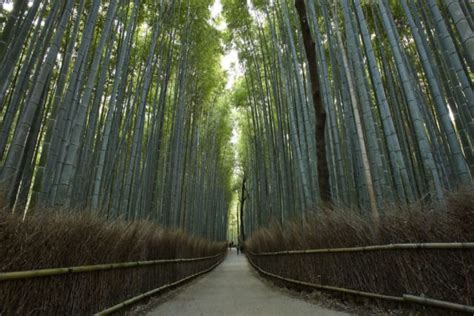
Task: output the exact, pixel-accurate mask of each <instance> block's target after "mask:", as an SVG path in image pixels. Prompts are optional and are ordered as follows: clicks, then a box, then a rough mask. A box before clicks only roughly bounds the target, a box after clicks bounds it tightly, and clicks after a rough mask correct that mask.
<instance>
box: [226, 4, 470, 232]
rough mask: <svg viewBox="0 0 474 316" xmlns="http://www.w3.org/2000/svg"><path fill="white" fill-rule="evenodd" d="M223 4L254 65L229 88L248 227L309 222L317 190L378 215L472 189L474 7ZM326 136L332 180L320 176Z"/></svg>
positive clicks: (244, 55) (247, 62)
mask: <svg viewBox="0 0 474 316" xmlns="http://www.w3.org/2000/svg"><path fill="white" fill-rule="evenodd" d="M223 3H224V14H225V16H226V19H227V22H228V25H229V28H230V31H231V37H232V40H233V42H234V45H236V46H237V48H238V50H239V54H240V57H241V60H242V63H243V67H244V68H245V73H244V76H243V78H242V80H241V81H240V82H239V84H238V85H237V87H236V88H235V91H234V94H233V103H234V104H235V105H236V106H237V107H239V108H240V114H241V120H240V126H241V129H242V137H241V144H240V148H239V151H240V157H241V159H242V162H241V163H242V168H243V170H244V171H243V183H244V185H245V187H243V190H242V194H241V203H242V202H244V205H243V211H242V213H243V222H244V224H245V225H243V227H245V233H247V234H248V233H250V232H252V231H254V230H255V229H256V228H257V227H259V226H261V225H264V224H265V223H268V222H269V220H271V219H276V220H278V221H280V222H282V221H284V220H285V219H289V218H303V220H304V218H305V215H306V214H308V213H307V212H308V211H309V210H310V209H313V208H314V206H317V205H320V203H321V201H322V200H323V201H324V199H321V192H322V191H321V190H328V191H330V194H331V201H332V204H333V205H346V206H351V207H356V208H358V209H359V210H360V212H362V213H363V214H366V215H367V216H368V217H372V218H377V217H378V216H379V214H381V213H383V210H384V208H387V207H388V206H389V205H392V204H400V203H401V204H406V203H411V202H414V201H418V200H423V201H431V202H435V203H443V201H444V196H445V193H446V192H447V191H452V190H456V189H458V188H460V187H469V186H470V185H472V175H473V174H474V151H473V150H474V146H473V145H474V143H473V141H474V121H473V116H474V93H473V90H472V78H473V77H472V71H473V67H474V64H473V57H474V33H473V31H472V27H473V11H472V9H473V8H472V4H470V3H469V1H464V0H461V1H456V0H442V1H436V0H432V1H415V0H397V1H391V0H390V1H389V0H377V1H363V0H340V1H329V0H317V1H311V0H307V1H304V2H303V1H301V0H296V1H286V0H274V1H253V2H248V3H247V5H242V2H241V1H237V0H227V1H223ZM298 6H299V8H298ZM305 24H306V25H308V26H309V30H310V36H311V38H310V40H312V41H313V42H314V45H313V48H311V47H309V48H310V49H314V50H315V55H316V60H317V64H316V65H314V67H313V68H312V69H308V68H309V67H308V66H310V65H311V60H310V56H309V54H308V51H307V50H305V48H308V47H305V44H306V40H307V39H305V38H304V35H305V34H304V30H303V32H302V28H301V27H302V26H303V27H304V26H305ZM309 46H311V45H309ZM314 68H317V73H316V78H315V79H316V81H315V82H318V81H319V84H318V89H319V91H317V92H318V93H317V94H314V93H313V92H314V91H312V82H311V71H312V70H313V71H314ZM314 96H316V97H317V98H320V100H315V99H314ZM317 102H322V104H323V109H322V110H321V109H320V110H319V111H318V110H317V106H316V105H317V104H316V103H317ZM318 115H320V116H325V117H324V119H325V129H323V130H320V129H318V127H317V126H318ZM324 119H323V121H324ZM321 133H323V135H322V138H323V140H324V141H325V144H326V145H325V150H326V156H325V158H327V168H328V171H329V172H328V173H329V186H330V187H329V188H324V187H321V183H322V181H321V180H320V177H319V176H320V175H318V171H319V166H318V161H317V158H318V155H317V148H318V141H319V140H318V137H320V138H321ZM318 134H319V135H318ZM315 135H316V137H315ZM323 180H324V179H323ZM244 189H245V190H244ZM244 191H245V193H244ZM244 195H245V196H244Z"/></svg>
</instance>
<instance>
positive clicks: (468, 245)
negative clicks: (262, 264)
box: [249, 242, 474, 256]
mask: <svg viewBox="0 0 474 316" xmlns="http://www.w3.org/2000/svg"><path fill="white" fill-rule="evenodd" d="M406 249H437V250H456V249H461V250H462V249H474V242H452V243H405V244H388V245H374V246H362V247H346V248H321V249H306V250H283V251H275V252H261V253H253V252H249V254H250V255H252V256H277V255H299V254H313V253H341V252H364V251H378V250H406Z"/></svg>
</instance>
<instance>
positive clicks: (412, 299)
mask: <svg viewBox="0 0 474 316" xmlns="http://www.w3.org/2000/svg"><path fill="white" fill-rule="evenodd" d="M247 259H248V261H249V263H250V264H251V265H252V266H253V267H254V268H255V269H256V270H257V271H259V272H260V273H262V274H264V275H267V276H270V277H272V278H275V279H279V280H282V281H286V282H289V283H294V284H298V285H303V286H307V287H311V288H315V289H318V290H328V291H334V292H339V293H345V294H352V295H359V296H364V297H369V298H375V299H382V300H386V301H392V302H398V303H416V304H421V305H427V306H431V307H439V308H445V309H450V310H455V311H460V312H466V313H474V306H469V305H462V304H457V303H451V302H446V301H441V300H435V299H432V298H426V297H420V296H414V295H409V294H403V296H391V295H383V294H378V293H371V292H363V291H357V290H351V289H346V288H341V287H335V286H329V285H322V284H316V283H309V282H304V281H300V280H295V279H291V278H286V277H282V276H280V275H277V274H273V273H270V272H267V271H265V270H263V269H262V268H260V267H259V266H257V265H256V264H255V263H254V262H253V261H252V259H251V258H250V257H249V256H247Z"/></svg>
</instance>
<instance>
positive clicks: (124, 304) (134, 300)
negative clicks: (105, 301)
mask: <svg viewBox="0 0 474 316" xmlns="http://www.w3.org/2000/svg"><path fill="white" fill-rule="evenodd" d="M222 260H224V259H223V258H222V259H221V260H219V261H218V262H217V263H215V264H214V265H213V266H211V267H210V268H208V269H205V270H203V271H200V272H197V273H195V274H192V275H190V276H187V277H185V278H183V279H181V280H178V281H176V282H173V283H170V284H165V285H163V286H160V287H159V288H156V289H154V290H151V291H148V292H145V293H142V294H140V295H137V296H134V297H132V298H130V299H128V300H126V301H123V302H122V303H119V304H117V305H114V306H112V307H109V308H107V309H105V310H103V311H100V312H98V313H96V314H95V316H103V315H109V314H112V313H115V312H117V311H118V310H120V309H123V308H125V307H127V306H130V305H132V304H135V303H137V302H138V301H140V300H142V299H145V298H147V297H150V296H153V295H155V294H157V293H159V292H162V291H164V290H166V289H169V288H173V287H175V286H178V285H180V284H182V283H184V282H187V281H189V280H191V279H194V278H196V277H198V276H200V275H202V274H204V273H207V272H210V271H211V270H213V269H214V268H215V267H217V266H218V265H219V264H220V263H221V262H222Z"/></svg>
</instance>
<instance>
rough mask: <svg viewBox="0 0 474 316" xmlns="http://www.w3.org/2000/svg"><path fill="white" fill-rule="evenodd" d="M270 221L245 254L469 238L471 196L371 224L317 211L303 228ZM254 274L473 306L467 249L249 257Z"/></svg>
mask: <svg viewBox="0 0 474 316" xmlns="http://www.w3.org/2000/svg"><path fill="white" fill-rule="evenodd" d="M283 226H284V228H282V226H280V225H276V224H272V225H271V226H270V227H268V228H263V229H260V230H258V231H257V232H255V233H254V234H253V235H252V237H251V238H250V240H249V241H248V242H247V243H246V247H247V248H248V250H250V251H251V252H255V253H258V252H264V251H278V250H293V249H317V248H338V247H352V246H366V245H377V244H388V243H411V242H466V241H470V242H473V241H474V229H473V228H474V193H473V192H472V190H470V191H468V190H466V191H462V192H457V193H454V194H451V195H450V196H449V198H448V201H447V205H446V206H445V207H443V208H441V207H433V206H431V207H430V206H428V205H421V204H417V205H412V206H410V207H404V208H400V207H398V208H394V209H392V210H387V211H386V212H385V214H384V216H382V218H381V221H380V225H379V226H378V227H374V225H373V224H371V223H370V222H369V221H367V220H366V219H364V218H363V217H362V216H360V215H358V213H357V212H355V211H353V210H348V209H347V210H342V209H338V210H332V211H320V212H317V215H314V216H312V217H311V218H310V219H309V220H308V221H307V223H306V224H305V225H302V224H297V223H295V222H292V223H287V224H285V225H283ZM252 259H253V261H254V262H255V263H256V264H257V265H258V266H260V267H261V268H262V269H264V270H266V271H268V272H272V273H275V274H278V275H281V276H284V277H289V278H293V279H298V280H302V281H307V282H312V283H318V284H323V285H331V286H337V287H343V288H350V289H355V290H359V291H367V292H373V293H380V294H386V295H395V296H400V295H402V294H414V295H425V296H427V297H430V298H435V299H441V300H447V301H451V302H457V303H461V304H467V305H473V304H474V251H473V250H395V251H377V252H367V253H332V254H329V253H327V254H326V253H325V254H310V255H308V254H306V255H291V256H288V255H284V256H271V257H258V256H255V257H252Z"/></svg>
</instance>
